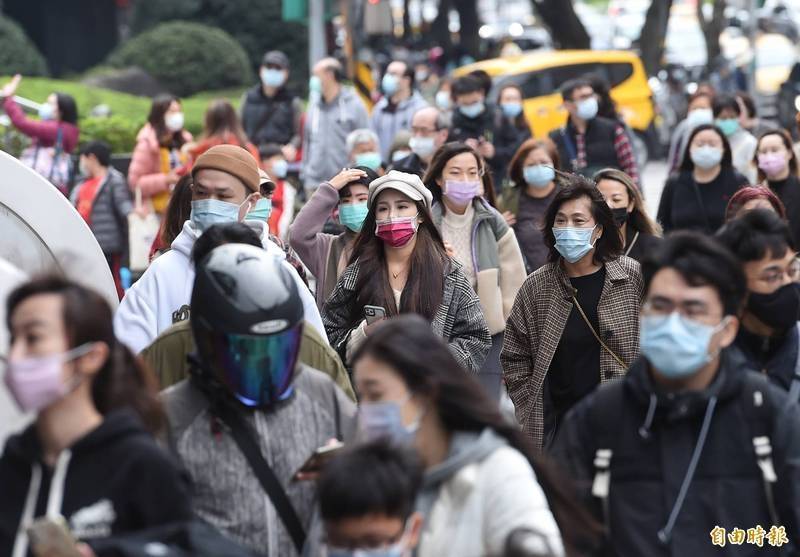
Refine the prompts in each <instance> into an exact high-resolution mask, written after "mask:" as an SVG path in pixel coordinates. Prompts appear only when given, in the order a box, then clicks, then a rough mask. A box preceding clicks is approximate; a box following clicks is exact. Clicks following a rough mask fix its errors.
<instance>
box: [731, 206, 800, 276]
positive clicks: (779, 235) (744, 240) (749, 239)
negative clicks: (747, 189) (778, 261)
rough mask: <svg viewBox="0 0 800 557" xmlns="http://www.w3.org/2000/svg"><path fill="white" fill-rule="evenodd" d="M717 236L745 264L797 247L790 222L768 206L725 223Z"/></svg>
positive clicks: (777, 256) (777, 255) (784, 252)
mask: <svg viewBox="0 0 800 557" xmlns="http://www.w3.org/2000/svg"><path fill="white" fill-rule="evenodd" d="M716 238H717V240H719V241H720V243H722V245H724V246H725V247H727V248H728V249H729V250H731V252H732V253H733V254H734V255H735V256H736V257H738V258H739V261H741V262H742V263H747V262H749V261H758V260H760V259H764V257H766V256H767V255H770V256H771V257H772V258H779V257H783V256H784V255H786V250H787V249H791V250H792V251H794V249H795V248H794V240H793V239H792V231H791V229H790V228H789V225H788V224H787V223H786V221H785V220H783V219H782V218H780V217H779V216H778V215H777V214H776V213H775V212H773V211H770V210H768V209H753V210H752V211H747V212H746V213H745V214H743V215H742V216H740V217H737V218H735V219H733V220H732V221H730V222H728V223H727V224H726V225H725V226H723V227H722V228H721V229H720V230H719V231H718V232H717V234H716Z"/></svg>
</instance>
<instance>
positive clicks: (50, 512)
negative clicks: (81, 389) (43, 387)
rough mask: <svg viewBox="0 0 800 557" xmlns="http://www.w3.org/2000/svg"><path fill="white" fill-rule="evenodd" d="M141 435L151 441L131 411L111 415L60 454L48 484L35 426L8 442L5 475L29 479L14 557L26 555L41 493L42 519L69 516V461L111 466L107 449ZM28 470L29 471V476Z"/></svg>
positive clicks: (18, 524) (37, 514)
mask: <svg viewBox="0 0 800 557" xmlns="http://www.w3.org/2000/svg"><path fill="white" fill-rule="evenodd" d="M140 436H144V437H146V438H148V439H152V438H151V437H150V434H149V433H148V432H147V431H145V429H144V427H142V424H141V422H140V421H139V419H138V417H137V416H136V415H135V414H134V413H133V411H131V410H119V411H114V412H111V413H110V414H108V415H107V416H105V417H104V419H103V422H102V423H101V424H100V425H99V426H98V427H97V428H95V429H94V430H93V431H91V432H89V433H88V434H86V435H85V436H84V437H82V438H81V439H79V440H78V441H77V442H76V443H75V444H74V445H72V447H69V448H67V449H64V450H63V451H62V452H61V454H59V456H58V459H57V461H56V465H55V468H54V469H53V471H52V475H50V478H49V481H47V480H46V479H45V476H46V474H47V473H48V471H47V469H46V466H45V465H44V463H43V462H42V446H41V443H40V441H39V437H38V435H37V434H36V426H35V424H33V425H31V426H29V427H28V428H27V429H26V430H25V431H24V432H23V433H22V434H20V435H17V436H14V437H12V438H11V439H9V441H8V443H7V445H6V448H5V453H4V455H3V460H4V461H5V465H4V466H3V469H4V471H5V472H6V473H8V472H9V471H10V470H14V471H16V472H19V473H20V477H18V478H15V479H14V482H15V483H16V482H19V483H22V484H24V482H25V478H27V477H29V480H28V482H27V489H26V490H25V493H26V495H25V503H24V506H23V507H22V512H21V514H20V515H17V516H18V517H19V519H18V522H17V528H16V530H17V532H16V536H15V539H14V551H13V553H12V555H13V557H23V556H24V555H27V552H28V547H29V540H28V536H27V533H26V531H27V528H28V527H29V526H30V524H31V522H32V521H33V519H34V518H36V517H37V516H40V515H41V512H39V513H37V503H38V501H39V499H40V494H41V493H42V492H45V493H46V494H47V495H46V501H47V506H46V511H45V513H44V514H45V516H47V517H48V518H52V519H56V518H58V517H60V516H62V515H67V516H69V513H68V512H66V511H65V510H64V508H63V507H64V494H65V487H66V483H67V476H68V475H69V474H70V462H71V461H72V460H73V459H76V458H77V459H79V460H80V461H81V463H82V464H81V465H79V468H80V467H81V466H85V465H86V463H87V462H91V461H95V462H101V461H102V462H103V466H109V465H110V463H109V462H107V455H108V454H109V450H108V449H109V447H112V446H119V445H120V444H123V443H125V444H127V442H128V441H129V440H130V439H132V438H135V437H140ZM28 470H30V475H29V476H28V474H27V471H28ZM9 479H10V478H6V479H5V481H9ZM44 483H46V486H45V487H43V484H44ZM79 487H80V486H79ZM96 487H97V486H96ZM83 488H84V489H86V490H89V491H91V490H92V488H90V487H89V486H83ZM108 488H109V487H108V486H102V487H101V489H108ZM112 513H113V510H112ZM112 519H113V518H112Z"/></svg>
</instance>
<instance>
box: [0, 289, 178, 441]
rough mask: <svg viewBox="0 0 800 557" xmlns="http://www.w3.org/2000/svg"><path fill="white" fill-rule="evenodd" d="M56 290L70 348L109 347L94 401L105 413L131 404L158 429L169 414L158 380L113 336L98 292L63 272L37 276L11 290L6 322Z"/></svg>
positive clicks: (108, 314)
mask: <svg viewBox="0 0 800 557" xmlns="http://www.w3.org/2000/svg"><path fill="white" fill-rule="evenodd" d="M44 294H56V295H57V296H59V297H60V298H61V300H62V302H63V319H64V329H65V330H66V331H67V339H68V342H69V347H70V348H76V347H78V346H81V345H83V344H86V343H87V342H102V343H104V344H106V345H107V346H108V350H109V354H108V359H107V360H106V362H105V363H104V364H103V367H102V368H100V371H99V372H98V373H97V374H96V375H95V376H94V379H93V380H92V400H93V402H94V405H95V407H96V408H97V411H98V412H100V414H102V415H104V416H105V415H106V414H108V413H110V412H111V411H113V410H117V409H120V408H130V409H132V410H133V411H134V412H136V414H138V415H139V418H140V419H141V420H142V423H143V424H144V426H145V427H146V428H147V429H148V430H149V431H150V432H151V433H153V434H157V433H159V432H161V431H162V430H163V428H164V426H165V425H166V415H165V414H164V410H163V408H162V406H161V403H160V401H159V398H158V381H157V380H156V378H155V376H154V375H153V374H152V372H151V371H150V370H149V369H148V368H147V367H145V365H144V363H143V362H142V360H140V359H139V358H137V357H136V356H134V355H133V353H131V351H130V350H129V349H128V348H127V347H126V346H125V345H124V344H122V343H121V342H120V341H118V340H117V338H116V336H115V335H114V326H113V324H112V314H111V308H110V307H109V305H108V303H107V302H106V301H105V300H104V299H103V298H102V297H101V296H100V295H99V294H97V293H96V292H94V291H92V290H89V289H88V288H85V287H83V286H80V285H78V284H75V283H74V282H71V281H69V280H67V279H65V278H62V277H59V276H55V275H53V276H44V277H41V278H35V279H33V280H32V281H30V282H28V283H25V284H23V285H22V286H20V287H18V288H17V289H16V290H14V291H13V292H11V294H10V295H9V296H8V301H7V313H6V324H7V326H8V328H9V330H11V318H12V316H13V314H14V311H15V310H16V309H17V307H18V306H19V305H20V304H21V303H22V302H24V301H25V300H27V299H28V298H32V297H34V296H39V295H44Z"/></svg>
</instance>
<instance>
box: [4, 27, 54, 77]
mask: <svg viewBox="0 0 800 557" xmlns="http://www.w3.org/2000/svg"><path fill="white" fill-rule="evenodd" d="M16 73H21V74H24V75H47V63H46V62H45V61H44V57H43V56H42V55H41V54H40V53H39V51H38V50H37V48H36V46H35V45H34V44H33V42H32V41H31V40H30V39H29V38H28V36H27V35H26V34H25V31H23V30H22V27H20V26H19V25H17V24H16V23H15V22H14V21H13V20H11V19H9V18H7V17H2V16H0V74H7V75H13V74H16Z"/></svg>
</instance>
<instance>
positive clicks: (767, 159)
mask: <svg viewBox="0 0 800 557" xmlns="http://www.w3.org/2000/svg"><path fill="white" fill-rule="evenodd" d="M754 162H755V163H756V165H757V166H758V180H759V182H761V183H763V184H764V185H765V186H767V187H769V189H770V190H772V191H773V192H774V193H775V195H777V196H778V199H780V200H781V201H782V202H783V205H784V206H785V207H786V215H787V217H788V220H789V228H791V229H792V236H793V237H794V239H795V242H797V241H800V179H798V165H797V156H796V155H795V153H794V150H793V149H792V139H791V137H790V136H789V134H788V133H787V132H786V131H785V130H782V129H775V130H771V131H768V132H765V133H763V134H761V137H759V138H758V145H757V147H756V154H755V161H754Z"/></svg>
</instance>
